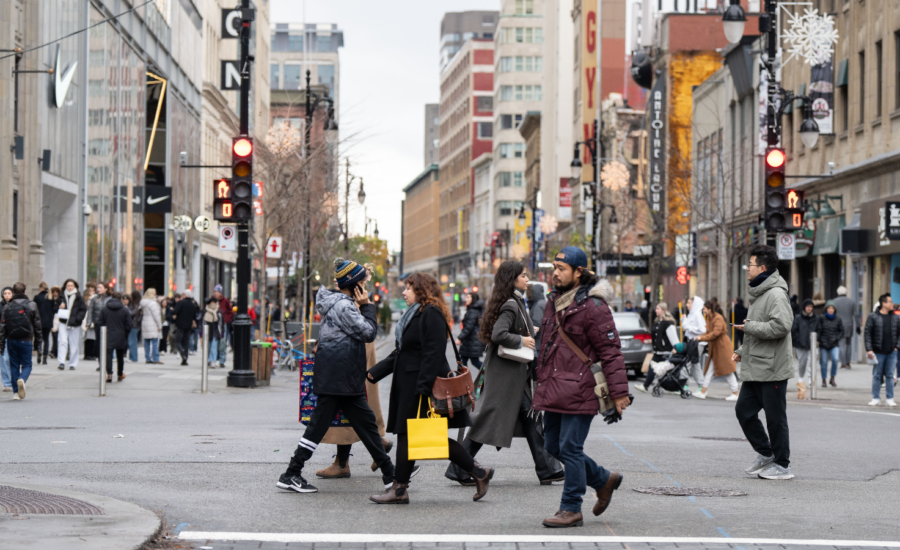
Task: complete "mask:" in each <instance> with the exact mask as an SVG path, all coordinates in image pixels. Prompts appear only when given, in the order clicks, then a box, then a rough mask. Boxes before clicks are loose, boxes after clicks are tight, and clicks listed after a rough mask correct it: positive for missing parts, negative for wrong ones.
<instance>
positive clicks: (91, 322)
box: [84, 281, 110, 370]
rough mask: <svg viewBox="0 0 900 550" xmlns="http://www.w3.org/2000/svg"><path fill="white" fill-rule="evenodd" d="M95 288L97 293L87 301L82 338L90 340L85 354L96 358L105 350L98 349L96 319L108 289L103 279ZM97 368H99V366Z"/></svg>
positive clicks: (107, 296) (104, 301)
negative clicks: (84, 329)
mask: <svg viewBox="0 0 900 550" xmlns="http://www.w3.org/2000/svg"><path fill="white" fill-rule="evenodd" d="M96 290H97V293H96V294H94V295H93V296H91V297H90V299H89V300H88V301H87V305H88V313H87V320H86V321H85V326H86V328H87V331H86V332H85V338H84V339H85V341H87V340H90V341H91V344H90V349H88V350H85V354H87V353H90V354H91V355H90V357H91V358H92V359H97V358H99V357H100V354H101V353H105V350H102V349H100V330H99V329H98V328H97V319H99V318H100V312H101V311H103V308H105V307H106V302H108V301H109V296H110V294H109V293H110V289H109V287H108V286H107V285H106V284H105V283H104V282H103V281H100V282H98V283H97V289H96ZM85 346H86V347H87V346H88V344H85ZM85 359H87V356H85ZM97 370H100V367H99V366H98V367H97Z"/></svg>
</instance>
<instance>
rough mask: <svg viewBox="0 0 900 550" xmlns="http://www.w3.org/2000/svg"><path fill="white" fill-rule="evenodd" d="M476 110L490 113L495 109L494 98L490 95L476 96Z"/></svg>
mask: <svg viewBox="0 0 900 550" xmlns="http://www.w3.org/2000/svg"><path fill="white" fill-rule="evenodd" d="M475 110H476V111H478V112H479V113H490V112H493V110H494V98H493V97H492V96H489V95H480V96H476V97H475Z"/></svg>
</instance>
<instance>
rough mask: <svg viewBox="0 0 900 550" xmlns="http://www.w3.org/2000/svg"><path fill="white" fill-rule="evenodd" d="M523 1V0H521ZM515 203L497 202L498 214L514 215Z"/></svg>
mask: <svg viewBox="0 0 900 550" xmlns="http://www.w3.org/2000/svg"><path fill="white" fill-rule="evenodd" d="M519 1H521V0H519ZM512 210H513V203H512V201H499V202H497V215H498V216H512Z"/></svg>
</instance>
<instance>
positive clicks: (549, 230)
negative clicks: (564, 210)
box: [539, 215, 559, 235]
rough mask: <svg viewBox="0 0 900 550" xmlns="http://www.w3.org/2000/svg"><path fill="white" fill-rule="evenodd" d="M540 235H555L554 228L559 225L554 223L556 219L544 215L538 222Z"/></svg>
mask: <svg viewBox="0 0 900 550" xmlns="http://www.w3.org/2000/svg"><path fill="white" fill-rule="evenodd" d="M539 225H540V227H541V233H543V234H544V235H552V234H554V233H556V228H557V227H559V223H558V222H557V221H556V218H555V217H553V216H550V215H546V216H544V217H542V218H541V222H540V224H539Z"/></svg>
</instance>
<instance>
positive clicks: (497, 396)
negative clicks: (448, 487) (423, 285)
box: [444, 260, 565, 485]
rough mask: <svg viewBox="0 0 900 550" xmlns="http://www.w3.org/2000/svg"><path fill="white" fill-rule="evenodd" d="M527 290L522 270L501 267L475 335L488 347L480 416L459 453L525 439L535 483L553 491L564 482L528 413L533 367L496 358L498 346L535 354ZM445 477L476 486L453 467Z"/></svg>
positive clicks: (481, 377) (537, 421) (508, 263)
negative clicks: (552, 485)
mask: <svg viewBox="0 0 900 550" xmlns="http://www.w3.org/2000/svg"><path fill="white" fill-rule="evenodd" d="M526 288H528V274H527V272H526V270H525V264H523V263H522V262H517V261H513V260H509V261H505V262H503V263H502V264H500V267H499V268H498V269H497V274H496V275H494V286H493V289H492V290H491V299H490V301H489V302H488V305H487V311H486V312H485V314H484V318H483V320H482V323H481V332H480V333H479V335H478V336H479V338H480V339H481V341H482V342H484V343H485V344H487V345H488V346H490V347H489V348H488V352H487V356H486V357H485V360H484V368H483V369H482V370H481V374H480V375H479V377H478V380H479V384H481V385H482V390H481V393H480V396H479V398H478V416H476V417H475V424H474V426H472V429H471V431H469V435H468V436H467V437H466V439H465V441H463V447H465V449H466V450H467V451H469V453H470V454H471V455H472V456H475V455H477V454H478V451H480V450H481V448H482V447H483V446H484V445H487V446H488V447H497V448H506V449H508V448H510V447H511V446H512V440H513V438H514V437H516V436H517V435H518V436H520V437H524V438H525V441H527V442H528V449H529V450H530V451H531V459H532V461H534V471H535V474H536V475H537V478H538V482H539V483H540V484H541V485H551V484H552V483H553V482H555V481H563V479H565V475H564V473H563V466H562V464H560V462H559V460H557V459H556V458H554V457H552V456H551V455H550V453H548V452H547V450H546V449H545V448H544V434H543V433H542V430H541V425H540V419H539V418H537V417H538V416H539V415H537V414H535V413H534V411H532V410H531V401H532V399H533V380H534V362H533V361H530V362H528V363H521V362H519V361H515V360H513V359H507V358H504V357H501V356H500V355H499V353H498V348H499V347H500V346H503V347H506V348H510V349H521V348H523V347H525V348H531V349H532V350H534V348H535V345H534V338H535V326H534V325H533V324H532V321H531V319H530V318H529V317H528V315H527V313H526V311H525V301H524V300H523V297H524V291H525V289H526ZM468 315H469V313H468V311H467V312H466V316H468ZM460 355H462V351H460ZM444 476H445V477H447V478H448V479H452V480H454V481H457V482H459V483H461V484H463V485H474V484H475V480H473V479H472V478H471V477H470V476H468V475H466V474H465V473H464V472H462V471H461V470H460V469H459V468H456V467H454V466H452V465H451V466H450V468H448V469H447V472H446V473H445V474H444Z"/></svg>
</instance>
